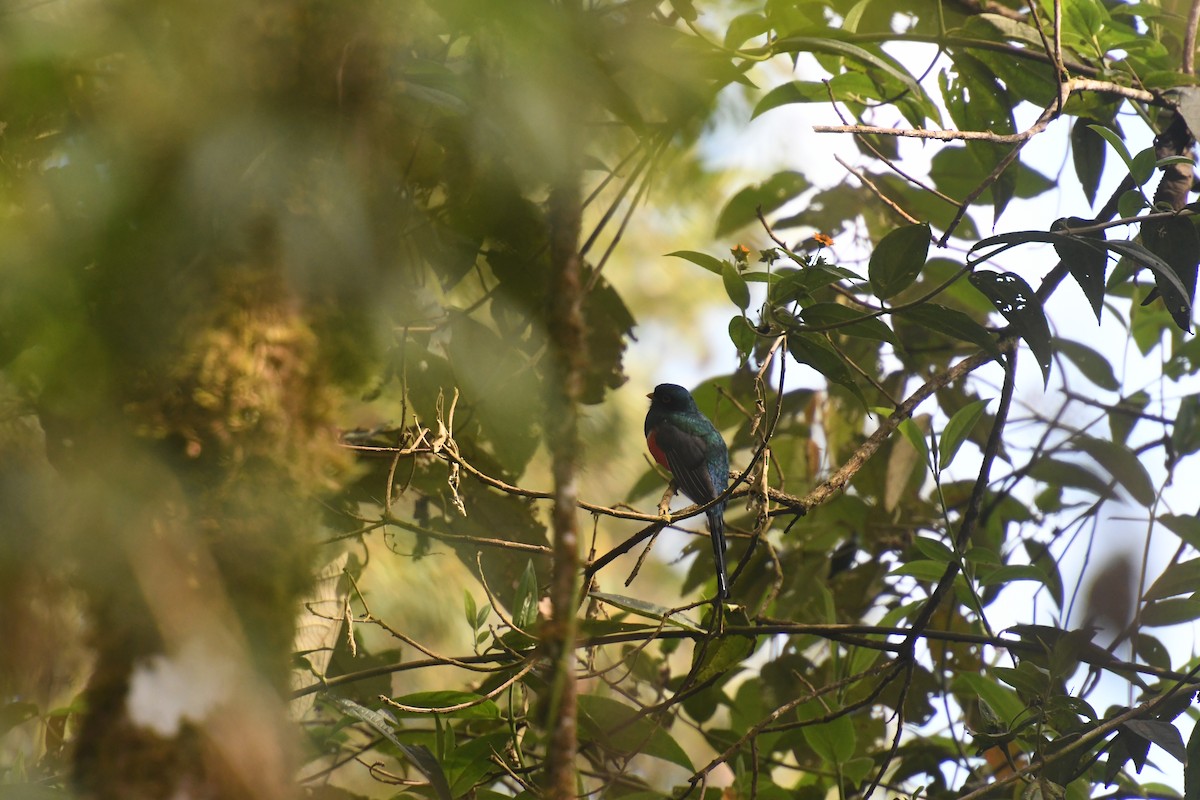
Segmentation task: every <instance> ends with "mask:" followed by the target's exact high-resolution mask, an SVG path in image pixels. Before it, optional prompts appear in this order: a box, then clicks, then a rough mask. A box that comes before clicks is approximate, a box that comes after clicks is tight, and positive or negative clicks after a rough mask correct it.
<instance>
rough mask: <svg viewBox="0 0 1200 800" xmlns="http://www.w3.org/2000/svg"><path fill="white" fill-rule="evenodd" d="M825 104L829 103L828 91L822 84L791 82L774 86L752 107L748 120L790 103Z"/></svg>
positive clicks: (817, 82)
mask: <svg viewBox="0 0 1200 800" xmlns="http://www.w3.org/2000/svg"><path fill="white" fill-rule="evenodd" d="M827 102H829V89H828V88H826V86H825V84H824V83H821V82H819V81H791V82H790V83H784V84H782V85H780V86H776V87H775V88H774V89H772V90H771V91H769V92H767V93H766V95H765V96H764V97H763V99H762V100H759V101H758V105H756V106H755V107H754V111H753V112H752V113H751V114H750V119H754V118H755V117H757V116H758V115H759V114H765V113H766V112H768V111H770V110H771V109H773V108H778V107H779V106H784V105H788V104H791V103H827Z"/></svg>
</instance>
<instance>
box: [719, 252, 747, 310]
mask: <svg viewBox="0 0 1200 800" xmlns="http://www.w3.org/2000/svg"><path fill="white" fill-rule="evenodd" d="M721 282H722V283H724V284H725V294H727V295H729V299H730V300H732V301H733V304H734V305H735V306H737V307H738V308H740V309H741V310H742V311H745V310H746V309H747V308H748V307H749V306H750V286H749V284H747V283H746V279H745V278H743V277H742V274H741V273H740V272H738V270H737V267H735V266H734V265H733V264H731V263H729V262H728V261H725V262H722V264H721Z"/></svg>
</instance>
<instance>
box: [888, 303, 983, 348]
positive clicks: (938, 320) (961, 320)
mask: <svg viewBox="0 0 1200 800" xmlns="http://www.w3.org/2000/svg"><path fill="white" fill-rule="evenodd" d="M896 313H897V314H898V315H899V316H901V317H903V318H904V319H907V320H912V321H913V322H915V323H916V324H918V325H921V326H922V327H925V328H928V329H930V330H932V331H936V332H937V333H940V334H942V335H943V336H948V337H950V338H951V339H956V340H958V341H962V342H970V343H971V344H974V345H977V346H978V347H980V348H981V349H983V350H985V351H986V352H988V353H991V354H992V355H999V353H1000V350H999V348H997V347H996V337H995V336H993V335H992V334H991V333H990V332H989V331H988V329H987V328H985V327H983V326H982V325H980V324H979V323H978V322H976V321H975V320H973V319H971V317H969V316H968V315H966V314H964V313H963V312H961V311H959V310H957V309H954V308H947V307H946V306H939V305H937V304H936V303H922V304H921V305H919V306H914V307H913V308H906V309H904V310H903V311H898V312H896Z"/></svg>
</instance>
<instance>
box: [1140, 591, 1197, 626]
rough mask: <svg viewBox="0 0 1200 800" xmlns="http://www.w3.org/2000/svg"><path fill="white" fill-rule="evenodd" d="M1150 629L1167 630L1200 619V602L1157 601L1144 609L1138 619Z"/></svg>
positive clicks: (1175, 599) (1183, 600) (1185, 599)
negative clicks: (1172, 626)
mask: <svg viewBox="0 0 1200 800" xmlns="http://www.w3.org/2000/svg"><path fill="white" fill-rule="evenodd" d="M1138 619H1139V620H1140V621H1141V623H1142V624H1143V625H1145V626H1146V627H1148V628H1166V627H1169V626H1171V625H1181V624H1183V623H1185V622H1193V621H1195V620H1197V619H1200V600H1189V599H1187V598H1183V597H1175V598H1171V599H1169V600H1156V601H1155V602H1153V603H1150V604H1148V605H1147V606H1146V607H1145V608H1143V609H1142V613H1141V615H1140V616H1139V617H1138Z"/></svg>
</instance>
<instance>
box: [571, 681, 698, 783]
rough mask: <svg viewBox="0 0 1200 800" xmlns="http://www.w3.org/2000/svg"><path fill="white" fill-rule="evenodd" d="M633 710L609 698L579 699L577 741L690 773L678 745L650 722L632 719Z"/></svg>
mask: <svg viewBox="0 0 1200 800" xmlns="http://www.w3.org/2000/svg"><path fill="white" fill-rule="evenodd" d="M636 716H637V710H636V709H634V708H632V707H630V706H627V705H625V704H624V703H622V702H620V701H618V700H613V699H612V698H609V697H602V696H600V695H594V694H583V695H580V696H579V738H580V741H581V743H587V742H594V743H596V744H599V745H600V746H601V747H603V748H605V749H609V750H615V751H616V752H617V753H620V754H622V755H627V756H628V755H633V754H635V753H642V754H644V755H648V756H653V757H654V758H660V759H662V760H664V761H666V762H668V763H671V764H675V765H676V766H679V767H683V768H684V769H685V770H687V771H689V772H691V771H692V770H693V769H694V767H693V766H692V762H691V759H689V758H688V755H687V752H686V751H684V749H683V748H682V747H680V746H679V743H678V742H676V741H675V739H673V738H672V737H671V735H670V734H669V733H667V731H666V730H665V729H664V728H663V726H662V725H661V724H660V723H659V722H658V721H657V720H654V719H651V718H649V717H641V718H638V719H635V717H636Z"/></svg>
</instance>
